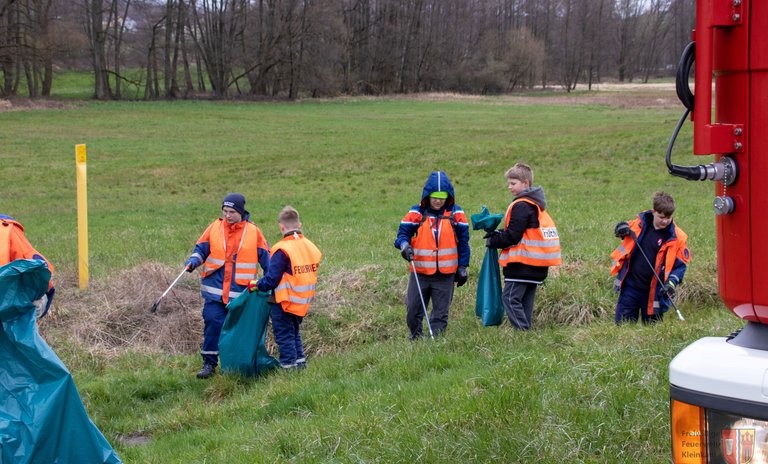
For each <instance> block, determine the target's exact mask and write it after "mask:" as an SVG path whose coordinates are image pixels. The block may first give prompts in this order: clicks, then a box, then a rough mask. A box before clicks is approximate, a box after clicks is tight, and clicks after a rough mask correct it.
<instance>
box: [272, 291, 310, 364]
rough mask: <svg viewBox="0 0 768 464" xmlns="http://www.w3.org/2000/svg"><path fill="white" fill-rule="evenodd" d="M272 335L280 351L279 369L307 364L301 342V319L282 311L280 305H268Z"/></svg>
mask: <svg viewBox="0 0 768 464" xmlns="http://www.w3.org/2000/svg"><path fill="white" fill-rule="evenodd" d="M269 312H270V315H271V316H272V333H273V334H274V335H275V343H277V349H278V350H279V351H280V367H284V368H290V367H295V366H296V365H301V364H304V363H306V362H307V356H306V355H305V354H304V344H303V342H302V341H301V321H302V320H304V318H303V317H301V316H297V315H295V314H291V313H287V312H285V311H283V307H282V306H281V305H280V303H270V304H269Z"/></svg>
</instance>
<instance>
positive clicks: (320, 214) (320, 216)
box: [0, 90, 740, 463]
mask: <svg viewBox="0 0 768 464" xmlns="http://www.w3.org/2000/svg"><path fill="white" fill-rule="evenodd" d="M605 97H606V95H605V94H597V95H593V94H581V95H578V96H575V97H572V98H567V99H564V98H560V97H559V96H551V97H539V98H535V99H532V98H515V97H505V98H465V97H456V96H433V97H431V98H412V99H340V100H333V101H306V102H297V103H258V104H254V103H232V102H221V103H215V102H201V101H190V102H173V103H167V102H158V103H129V102H120V103H82V102H76V103H71V104H67V105H60V106H59V107H57V108H52V109H39V110H29V111H10V112H0V128H1V129H0V147H1V148H0V172H2V178H3V179H4V180H5V182H6V186H5V188H4V189H3V193H2V195H0V212H3V213H5V214H10V215H12V216H14V217H16V218H17V219H19V220H20V221H21V222H22V223H23V224H24V226H25V228H26V229H27V235H28V237H29V238H30V240H31V241H32V242H33V243H34V244H35V245H36V246H37V247H38V249H40V250H41V251H42V252H43V253H44V254H45V255H46V256H47V257H48V258H49V259H51V260H52V261H53V262H54V263H55V265H56V266H57V267H56V270H57V273H58V276H59V277H58V284H57V285H58V289H59V293H58V295H59V297H58V299H57V301H56V303H55V306H54V309H55V310H56V311H58V313H59V315H58V316H54V319H53V322H52V323H50V324H51V325H50V326H49V327H48V328H46V327H45V325H44V326H43V327H42V331H43V333H44V334H45V335H46V338H47V339H48V341H49V343H51V344H52V346H54V348H55V349H56V350H57V352H58V353H59V355H60V356H61V357H62V359H63V360H64V362H65V364H67V365H68V366H69V367H70V369H71V370H72V372H73V376H74V377H75V380H76V382H77V384H78V387H79V389H80V392H81V394H82V396H83V398H84V401H85V403H86V407H87V409H88V411H89V413H90V414H91V417H92V418H93V420H94V422H95V423H96V424H97V425H98V426H99V427H100V429H101V430H102V431H103V432H104V433H105V435H106V436H107V438H108V439H109V440H110V442H111V443H112V444H113V445H114V446H115V447H116V449H117V451H118V454H119V455H120V456H121V457H122V458H123V459H124V461H125V462H131V463H133V462H151V463H167V462H185V463H186V462H198V463H202V462H206V463H210V462H227V463H231V462H238V463H239V462H242V463H251V462H461V461H465V462H530V461H535V462H547V463H550V462H551V463H555V462H594V463H604V462H626V463H634V462H648V463H657V462H664V461H667V460H668V455H669V419H668V406H667V401H668V381H667V366H668V363H669V361H670V360H671V358H672V357H673V356H674V355H675V354H676V353H677V352H678V351H679V350H680V349H681V348H682V347H683V346H685V345H686V344H688V343H690V342H691V341H693V340H695V339H697V338H700V337H701V336H705V335H726V334H727V333H729V332H730V331H731V330H733V329H734V328H736V327H738V326H739V325H740V323H739V320H737V319H736V318H735V317H733V316H731V315H730V313H728V312H727V311H726V310H724V309H722V307H721V305H720V304H719V303H718V300H717V294H716V292H717V290H716V261H715V240H714V218H713V213H712V212H711V198H712V193H713V191H714V186H713V185H711V184H706V183H700V182H699V183H694V182H685V181H682V180H678V179H674V178H671V177H670V176H668V175H667V173H666V168H665V165H664V159H663V153H664V149H665V147H666V142H667V140H668V137H669V134H670V133H671V131H672V129H673V128H674V124H675V123H676V121H677V118H678V117H679V114H680V113H681V110H680V107H678V105H676V103H675V102H674V100H673V98H672V95H670V94H666V93H658V91H656V90H654V93H652V94H648V95H646V94H643V93H642V91H633V93H632V94H627V95H623V96H619V97H616V96H613V94H612V96H610V97H609V98H605ZM78 143H85V144H87V147H88V201H89V228H90V242H89V246H90V270H91V278H92V281H93V287H92V289H91V290H89V291H87V292H81V291H78V290H77V289H76V288H75V287H76V274H75V270H76V268H77V260H76V244H77V231H76V208H75V194H76V192H75V169H74V161H75V158H74V145H75V144H78ZM678 144H679V147H680V148H679V149H678V150H677V151H676V152H675V157H676V161H677V162H679V163H680V164H694V163H695V164H698V163H700V162H702V160H699V159H694V157H693V156H690V155H688V153H689V152H690V146H691V138H690V128H689V127H686V129H685V130H684V133H683V134H681V136H680V137H679V139H678ZM517 161H523V162H527V163H529V164H530V165H531V166H532V167H533V168H534V172H535V181H534V184H540V185H542V186H543V187H544V189H545V191H546V193H547V200H548V203H549V210H550V213H551V215H552V216H553V218H554V219H555V221H556V222H557V224H558V229H559V231H560V235H561V240H562V243H563V254H564V265H563V266H562V267H561V268H560V269H558V270H556V271H554V272H552V273H551V277H550V279H549V280H548V281H547V283H546V285H545V286H544V287H543V288H542V289H541V291H540V292H539V295H538V302H537V310H536V313H537V314H536V322H535V323H536V327H537V328H536V330H534V331H532V332H530V333H517V332H514V331H513V330H511V329H510V327H509V326H508V324H506V323H505V325H503V326H501V327H497V328H482V327H481V326H480V324H479V322H478V321H477V319H476V318H475V316H474V294H475V284H474V279H476V276H477V275H476V271H477V269H478V268H479V265H480V262H481V261H482V255H483V252H484V247H483V241H482V239H481V236H482V233H480V232H474V233H473V234H472V239H471V245H472V249H473V256H472V265H471V267H470V276H471V277H470V283H469V284H468V285H467V286H465V287H463V288H461V289H459V290H458V291H457V294H456V298H455V300H454V306H453V308H452V313H451V321H450V323H449V330H448V333H447V335H446V336H445V337H443V338H441V339H439V340H437V341H435V342H430V341H424V342H419V343H409V342H407V341H406V340H405V338H406V333H407V329H406V328H405V323H404V308H403V305H402V296H403V293H404V289H405V276H406V272H407V271H406V267H405V264H404V262H403V261H402V260H401V258H400V256H399V253H398V252H397V250H395V249H394V247H393V246H392V242H393V240H394V236H395V233H396V230H397V226H398V223H399V220H400V219H401V218H402V216H403V215H404V214H405V212H406V211H407V210H408V208H409V207H410V206H411V205H412V204H414V203H416V202H417V201H418V199H419V196H420V193H421V189H422V186H423V183H424V181H425V180H426V178H427V175H428V174H429V172H430V171H432V170H436V169H441V170H445V171H446V172H447V173H448V175H449V176H450V178H451V180H452V181H453V183H454V186H455V188H456V192H457V202H458V203H459V204H460V205H461V206H462V207H463V208H464V210H465V211H466V212H467V213H468V214H472V213H475V212H478V211H479V210H480V207H481V206H482V205H483V204H486V205H488V207H489V208H490V209H491V212H494V213H496V212H503V210H504V208H506V206H507V204H508V203H509V201H510V198H509V194H508V192H507V191H506V189H505V183H504V178H503V174H504V172H505V170H506V169H507V168H508V167H509V166H511V165H512V164H514V163H515V162H517ZM660 189H663V190H666V191H669V192H670V193H672V194H673V195H674V196H675V197H676V199H677V201H678V210H677V212H676V215H675V216H676V219H677V221H678V222H679V223H680V224H681V226H682V227H683V228H684V229H685V230H686V232H688V234H689V236H690V240H689V243H690V247H691V250H692V253H693V261H692V264H691V266H690V269H689V272H688V274H687V275H686V282H685V284H684V285H683V286H682V288H681V291H680V295H679V301H680V304H681V310H682V311H683V312H684V313H685V314H686V317H687V318H688V320H687V321H686V322H680V321H677V320H675V319H673V318H672V317H668V318H667V320H666V321H665V322H664V323H663V324H660V325H657V326H655V327H632V326H630V327H626V326H624V327H615V326H614V325H613V324H612V310H613V304H614V301H615V300H614V298H615V297H614V296H613V294H612V293H611V283H612V282H611V279H610V277H609V276H608V268H609V264H610V261H609V257H608V255H609V254H610V252H611V250H612V249H613V247H615V246H616V245H617V240H616V239H615V238H614V237H613V235H612V231H613V225H614V224H615V223H616V222H617V221H619V220H624V219H630V218H631V217H633V216H634V215H635V214H636V213H637V212H638V211H641V210H643V209H647V208H648V207H649V206H650V197H651V194H652V193H653V192H654V191H655V190H660ZM231 191H239V192H241V193H243V194H244V195H245V196H246V198H247V204H246V207H247V209H249V210H250V211H251V213H252V218H253V219H254V221H255V222H256V223H257V224H258V225H260V226H261V228H262V230H263V231H264V232H265V234H266V236H267V238H268V240H269V241H270V242H271V243H273V242H274V241H276V240H277V239H278V231H277V226H276V224H275V217H276V214H277V212H278V211H279V209H280V208H281V207H282V206H283V205H285V204H292V205H293V206H295V207H296V208H297V209H298V210H299V212H300V213H301V215H302V222H303V223H304V226H305V227H304V231H305V233H306V234H307V236H309V237H310V238H312V239H313V240H314V241H315V242H316V243H317V244H318V246H319V247H320V248H321V249H322V250H323V252H324V254H325V261H324V263H323V265H322V267H321V286H322V285H323V284H325V285H326V288H325V289H324V290H321V291H323V292H324V293H323V294H322V298H318V304H317V305H316V307H315V308H314V311H313V313H312V314H311V315H310V317H308V318H307V321H306V324H305V327H304V330H303V331H304V333H305V336H306V338H307V345H308V349H309V354H310V367H309V368H308V369H307V370H306V371H304V372H301V373H299V374H298V375H282V374H280V373H278V374H275V375H270V376H268V377H266V378H262V379H256V380H252V379H240V378H236V377H233V376H220V377H217V378H215V379H213V380H212V381H209V382H201V381H198V380H196V379H194V377H193V373H194V372H195V371H196V369H197V367H198V364H199V357H198V356H197V355H196V354H195V353H194V351H195V350H194V349H187V350H186V351H185V350H180V352H176V351H174V352H164V351H163V350H162V349H160V350H158V349H154V348H152V349H150V348H147V347H146V346H142V345H130V344H122V345H119V346H117V347H115V346H113V347H112V348H111V349H102V348H103V347H94V346H91V345H89V344H88V343H86V342H84V341H83V339H82V338H79V337H78V336H76V335H77V334H81V333H83V332H84V331H87V330H88V329H87V327H86V328H83V327H76V324H77V321H75V320H72V319H75V317H74V315H76V314H81V313H78V312H77V311H76V310H75V309H74V308H75V306H76V305H80V306H83V305H85V306H86V308H87V309H88V310H89V311H90V312H91V313H95V314H98V313H99V311H100V310H103V309H104V307H105V306H109V307H110V308H109V309H110V310H112V311H116V312H118V313H121V312H122V313H121V317H133V316H132V315H134V314H138V313H139V312H142V311H143V310H142V307H146V302H147V301H149V302H151V301H153V300H154V299H155V298H157V296H159V294H158V292H157V289H159V291H162V289H164V287H165V286H166V285H167V281H168V280H167V279H169V278H173V276H174V275H175V274H176V273H177V272H178V270H179V269H180V266H181V264H182V263H183V261H184V260H185V259H186V257H187V256H188V254H189V253H190V252H191V250H192V247H193V244H194V242H195V240H196V239H197V237H198V236H199V234H200V233H201V232H202V230H203V229H204V228H205V227H206V226H207V224H208V223H209V222H210V221H211V220H212V219H213V218H215V217H216V216H217V215H218V212H219V206H220V202H221V198H222V197H223V196H224V195H225V194H226V193H228V192H231ZM147 266H159V267H160V269H162V270H163V271H162V276H161V277H160V278H158V277H157V276H155V275H151V276H150V275H146V277H145V278H144V279H143V280H154V281H157V282H156V286H155V287H152V290H151V291H149V292H148V291H146V288H145V287H142V286H141V285H140V284H138V283H136V282H137V281H139V282H140V281H142V276H144V275H145V274H146V269H147ZM126 276H130V277H131V279H126ZM182 288H183V289H186V291H187V292H188V293H191V294H192V295H194V292H195V291H196V283H195V281H194V279H192V278H191V277H190V278H188V279H187V280H186V281H185V282H183V285H182ZM89 292H90V293H89ZM116 292H123V293H126V292H127V293H129V294H131V293H132V295H133V299H134V300H135V301H138V303H130V302H128V303H125V304H122V303H120V304H116V303H114V301H113V300H111V299H110V298H113V295H114V294H115V293H116ZM125 300H126V301H127V300H130V298H125ZM120 301H123V300H120ZM84 302H85V303H84ZM104 302H107V303H108V304H105V303H104ZM174 304H175V303H173V302H169V303H168V307H167V308H166V309H167V311H166V312H164V313H162V314H160V315H158V316H154V317H152V318H147V319H146V320H142V321H140V322H139V323H142V324H146V325H147V326H146V327H144V328H143V329H144V330H146V331H148V332H152V331H153V330H156V329H155V327H158V326H160V325H163V324H167V322H168V321H170V320H171V319H167V318H169V317H170V315H171V314H172V313H173V310H174V308H175V307H174V306H173V305H174ZM198 304H200V305H201V303H200V302H198ZM187 306H192V307H194V306H195V302H194V301H193V302H192V303H190V304H189V305H187ZM194 311H195V313H194V314H195V315H196V314H197V312H199V308H195V309H194ZM110 314H114V313H110ZM136 317H138V316H136ZM197 317H198V318H199V316H197ZM198 322H199V321H198ZM73 327H75V328H76V329H77V330H74V329H73ZM157 330H159V329H157ZM73 334H74V335H73ZM192 335H195V337H192V339H193V340H195V339H196V335H197V334H192ZM135 443H140V444H135Z"/></svg>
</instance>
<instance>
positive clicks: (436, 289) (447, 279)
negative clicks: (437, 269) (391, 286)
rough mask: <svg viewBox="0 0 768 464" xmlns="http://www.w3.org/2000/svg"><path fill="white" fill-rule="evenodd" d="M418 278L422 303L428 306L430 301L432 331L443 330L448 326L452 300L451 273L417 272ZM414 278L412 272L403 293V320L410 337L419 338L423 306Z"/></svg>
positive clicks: (422, 322)
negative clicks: (404, 311) (429, 273)
mask: <svg viewBox="0 0 768 464" xmlns="http://www.w3.org/2000/svg"><path fill="white" fill-rule="evenodd" d="M418 278H419V284H420V285H421V294H422V296H423V297H424V304H426V305H427V306H429V302H430V301H431V302H432V311H431V312H430V313H429V324H430V325H431V326H432V332H433V333H435V334H438V333H441V332H444V331H445V328H446V327H447V326H448V309H449V308H450V307H451V302H452V301H453V288H454V286H453V274H440V273H435V274H433V275H424V274H419V275H418ZM415 279H416V276H415V275H414V274H413V272H412V273H411V276H410V278H409V279H408V290H407V291H406V294H405V307H406V314H405V322H406V324H408V329H409V330H410V331H411V339H414V338H419V337H421V336H422V334H423V333H424V328H423V324H424V308H423V307H422V306H421V299H420V298H419V290H418V287H417V286H416V280H415Z"/></svg>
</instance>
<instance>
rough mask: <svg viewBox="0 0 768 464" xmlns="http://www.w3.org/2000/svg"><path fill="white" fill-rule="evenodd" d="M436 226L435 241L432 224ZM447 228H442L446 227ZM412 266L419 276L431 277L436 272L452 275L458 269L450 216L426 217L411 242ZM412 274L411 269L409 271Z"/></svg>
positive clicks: (455, 244) (455, 243)
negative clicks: (436, 222)
mask: <svg viewBox="0 0 768 464" xmlns="http://www.w3.org/2000/svg"><path fill="white" fill-rule="evenodd" d="M435 221H438V224H437V240H435V228H434V222H435ZM446 224H447V227H444V226H446ZM411 247H413V264H414V266H415V267H416V272H417V273H419V274H425V275H432V274H434V273H436V272H437V271H440V273H442V274H453V273H455V272H456V271H457V270H458V268H459V249H458V247H457V242H456V233H455V232H454V230H453V224H452V216H427V217H426V219H424V220H423V221H422V222H421V225H420V226H419V228H418V230H417V231H416V235H415V236H414V237H413V239H412V240H411ZM411 272H413V269H411Z"/></svg>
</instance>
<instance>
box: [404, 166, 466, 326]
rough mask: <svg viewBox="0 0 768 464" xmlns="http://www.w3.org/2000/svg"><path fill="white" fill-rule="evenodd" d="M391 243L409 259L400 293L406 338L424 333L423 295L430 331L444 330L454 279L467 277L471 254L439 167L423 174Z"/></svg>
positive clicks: (457, 209) (457, 281)
mask: <svg viewBox="0 0 768 464" xmlns="http://www.w3.org/2000/svg"><path fill="white" fill-rule="evenodd" d="M395 248H397V249H399V250H400V254H401V255H402V256H403V258H404V259H405V260H406V261H408V262H409V265H410V270H411V275H410V279H409V280H408V289H407V291H406V297H405V306H406V323H407V325H408V329H410V331H411V335H410V337H411V339H412V340H413V339H416V338H419V337H421V335H422V334H423V326H422V325H423V320H424V313H425V312H426V308H423V307H422V298H423V301H424V304H425V305H428V304H429V302H430V301H432V312H431V313H430V315H429V326H430V327H431V329H432V332H433V333H441V332H444V331H445V328H446V326H447V325H448V310H449V308H450V306H451V301H452V300H453V289H454V283H455V284H456V286H458V287H461V286H462V285H464V284H465V283H466V282H467V267H468V266H469V256H470V250H469V224H468V223H467V217H466V215H465V214H464V211H463V210H462V209H461V207H460V206H459V205H457V204H456V201H455V196H454V191H453V185H451V181H450V180H449V179H448V176H447V175H446V174H445V173H444V172H442V171H435V172H432V173H431V174H430V175H429V177H428V178H427V182H426V183H425V184H424V189H423V191H422V194H421V202H420V203H418V204H416V205H413V206H412V207H411V209H410V211H408V213H407V214H406V215H405V217H404V218H403V220H402V221H400V228H399V229H398V231H397V238H396V239H395ZM414 271H415V273H416V274H418V276H416V275H414ZM417 278H418V284H419V285H417V282H416V279H417ZM419 287H420V288H421V296H419V290H418V289H419Z"/></svg>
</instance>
